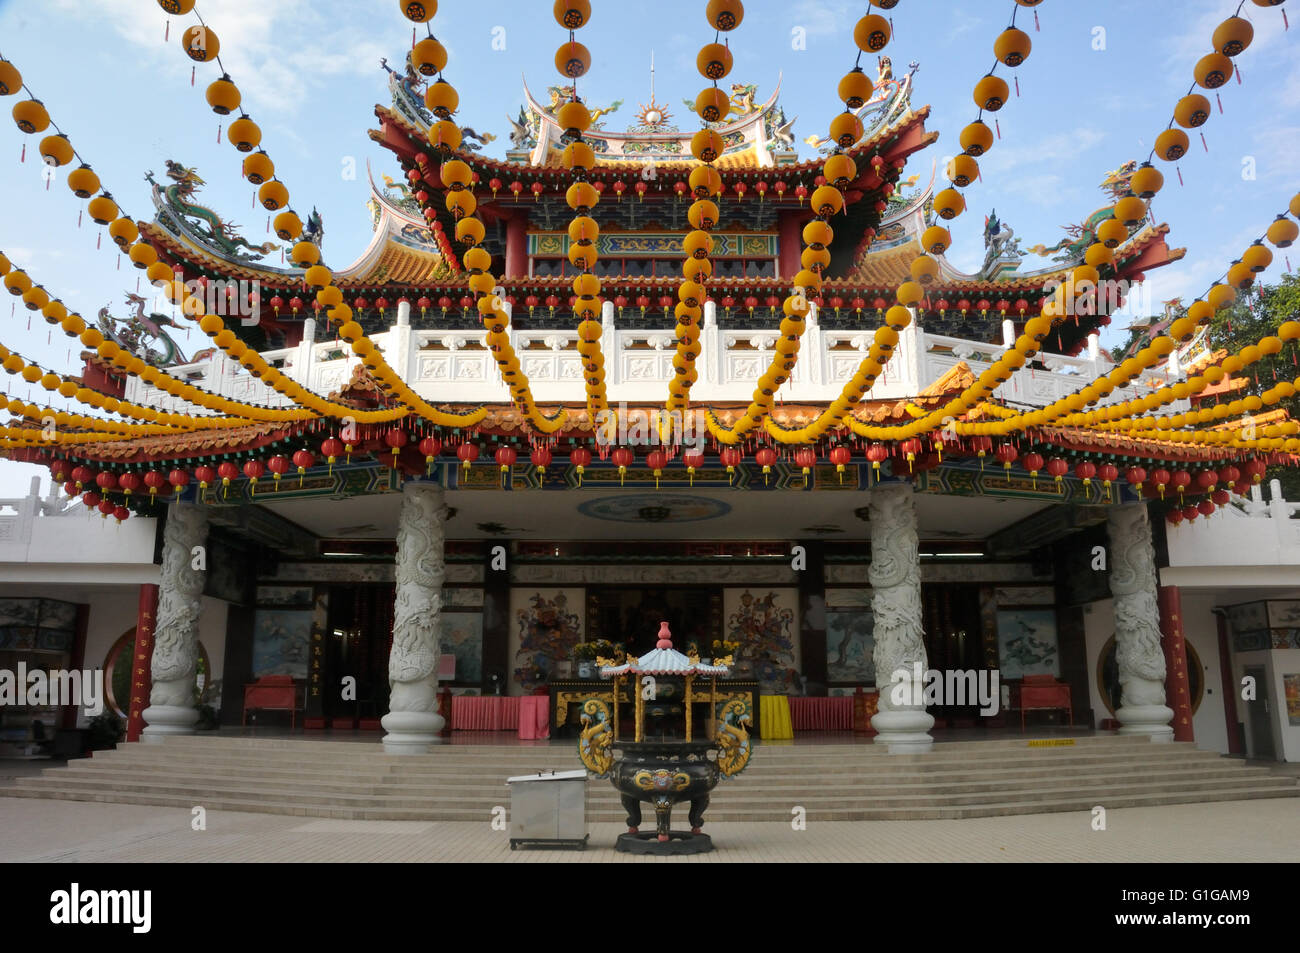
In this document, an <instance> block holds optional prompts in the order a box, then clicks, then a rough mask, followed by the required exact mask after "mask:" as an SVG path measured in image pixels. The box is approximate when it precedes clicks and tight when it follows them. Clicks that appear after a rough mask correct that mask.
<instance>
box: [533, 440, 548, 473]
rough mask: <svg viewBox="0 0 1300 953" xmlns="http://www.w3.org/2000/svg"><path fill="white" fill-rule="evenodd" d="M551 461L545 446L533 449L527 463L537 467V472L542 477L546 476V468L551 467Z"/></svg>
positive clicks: (541, 445)
mask: <svg viewBox="0 0 1300 953" xmlns="http://www.w3.org/2000/svg"><path fill="white" fill-rule="evenodd" d="M551 460H552V456H551V451H550V449H549V448H547V447H546V445H545V444H538V445H537V446H535V447H533V452H532V453H531V454H529V457H528V462H529V463H531V464H532V465H533V466H535V467H537V472H538V473H539V474H541V475H542V476H543V477H545V476H546V468H547V467H549V466H550V465H551Z"/></svg>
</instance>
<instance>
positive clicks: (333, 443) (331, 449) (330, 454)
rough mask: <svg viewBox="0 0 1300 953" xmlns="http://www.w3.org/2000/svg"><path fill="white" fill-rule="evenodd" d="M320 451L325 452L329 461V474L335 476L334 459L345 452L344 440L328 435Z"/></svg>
mask: <svg viewBox="0 0 1300 953" xmlns="http://www.w3.org/2000/svg"><path fill="white" fill-rule="evenodd" d="M320 452H321V453H323V454H325V458H326V460H327V461H328V462H329V474H330V476H333V475H334V461H335V460H337V459H338V456H339V454H340V453H342V452H343V442H342V441H341V440H339V439H338V438H337V437H327V438H326V439H325V441H324V442H323V443H322V444H321V445H320Z"/></svg>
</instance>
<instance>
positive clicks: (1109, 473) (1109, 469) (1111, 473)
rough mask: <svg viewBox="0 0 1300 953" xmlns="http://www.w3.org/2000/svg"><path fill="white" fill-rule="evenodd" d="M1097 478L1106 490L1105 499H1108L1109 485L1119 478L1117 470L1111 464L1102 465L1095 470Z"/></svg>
mask: <svg viewBox="0 0 1300 953" xmlns="http://www.w3.org/2000/svg"><path fill="white" fill-rule="evenodd" d="M1097 476H1099V477H1101V485H1102V486H1103V487H1105V488H1106V499H1108V500H1109V499H1110V485H1111V484H1112V483H1114V482H1115V480H1117V479H1118V478H1119V468H1118V467H1116V466H1115V464H1113V463H1103V464H1102V465H1101V466H1099V467H1098V468H1097Z"/></svg>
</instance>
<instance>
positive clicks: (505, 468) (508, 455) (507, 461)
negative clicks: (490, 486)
mask: <svg viewBox="0 0 1300 953" xmlns="http://www.w3.org/2000/svg"><path fill="white" fill-rule="evenodd" d="M495 456H496V461H497V465H498V466H500V467H501V472H502V473H509V472H510V468H511V467H513V466H514V465H515V461H516V460H517V459H519V454H518V452H516V450H515V448H514V447H497V452H496V454H495Z"/></svg>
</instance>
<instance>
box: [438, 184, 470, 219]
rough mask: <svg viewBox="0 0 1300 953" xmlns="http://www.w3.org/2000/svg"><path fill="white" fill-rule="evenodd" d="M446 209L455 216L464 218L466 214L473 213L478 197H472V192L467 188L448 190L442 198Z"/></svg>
mask: <svg viewBox="0 0 1300 953" xmlns="http://www.w3.org/2000/svg"><path fill="white" fill-rule="evenodd" d="M444 204H445V205H446V206H447V211H448V212H451V214H452V215H453V216H454V217H455V218H464V217H465V216H467V215H473V214H474V211H475V209H477V208H478V199H476V198H474V193H473V192H471V191H469V190H468V189H464V190H462V191H460V192H448V193H447V195H446V198H445V200H444Z"/></svg>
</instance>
